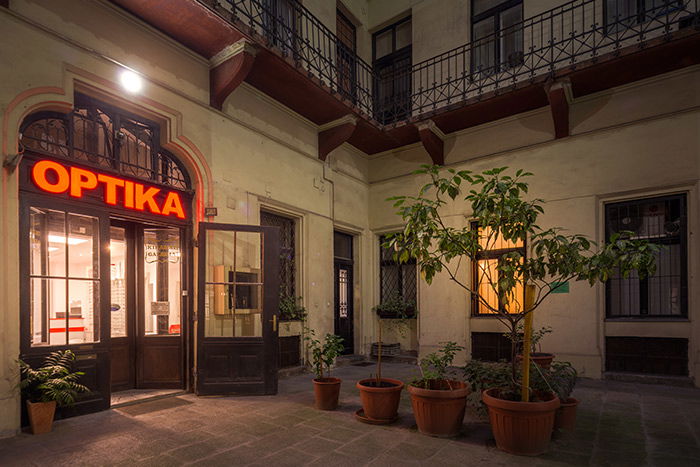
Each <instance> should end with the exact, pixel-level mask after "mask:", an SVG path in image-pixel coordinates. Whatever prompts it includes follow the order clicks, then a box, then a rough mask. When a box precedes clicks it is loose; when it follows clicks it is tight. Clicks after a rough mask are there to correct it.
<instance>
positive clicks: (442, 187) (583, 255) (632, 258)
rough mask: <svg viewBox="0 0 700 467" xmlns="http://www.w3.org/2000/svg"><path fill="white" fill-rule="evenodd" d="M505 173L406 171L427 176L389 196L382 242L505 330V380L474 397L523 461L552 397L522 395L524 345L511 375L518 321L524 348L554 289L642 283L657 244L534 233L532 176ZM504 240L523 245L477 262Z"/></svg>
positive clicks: (541, 430)
mask: <svg viewBox="0 0 700 467" xmlns="http://www.w3.org/2000/svg"><path fill="white" fill-rule="evenodd" d="M507 169H508V168H507V167H499V168H494V169H491V170H486V171H484V172H482V173H473V172H471V171H469V170H461V171H456V170H455V169H446V170H445V171H444V172H446V173H443V169H442V168H441V167H439V166H423V169H421V170H419V171H417V172H415V173H416V174H418V175H421V176H424V177H426V178H427V179H428V180H427V183H426V184H425V185H423V187H422V188H421V189H420V191H419V193H418V195H417V196H396V197H393V198H390V200H391V201H393V202H394V206H395V207H396V208H397V209H398V214H399V215H400V216H401V217H402V219H403V220H404V223H405V225H404V227H403V229H402V230H401V232H399V233H396V234H393V235H390V236H389V246H391V247H393V248H394V250H395V253H394V256H395V258H397V259H398V260H399V261H400V262H406V261H408V260H409V258H415V259H416V262H417V264H418V265H419V267H420V270H421V275H422V276H423V277H424V278H425V280H426V282H427V283H428V284H430V283H431V282H432V280H433V278H434V277H435V276H436V274H438V273H441V274H444V275H446V276H447V277H449V278H450V279H451V280H452V281H453V282H454V283H456V284H457V285H459V286H460V287H461V288H462V289H463V290H464V291H465V292H466V293H468V294H469V295H470V297H471V298H472V299H473V301H474V302H475V303H478V304H479V306H480V307H483V308H484V309H485V310H486V311H487V312H488V313H491V314H492V316H494V317H495V318H497V319H498V320H499V321H500V322H501V323H503V324H504V325H505V326H506V329H507V332H508V333H509V334H510V335H511V336H512V338H511V341H512V342H513V344H512V346H511V369H510V370H511V379H510V381H509V383H508V384H507V385H506V386H504V387H501V388H490V389H486V390H485V391H484V392H483V394H482V398H483V401H484V403H485V404H486V405H487V407H488V410H489V419H490V422H491V429H492V431H493V434H494V437H495V438H496V445H497V446H498V448H499V449H501V450H503V451H506V452H509V453H512V454H520V455H530V456H533V455H539V454H542V453H544V452H546V450H547V448H548V445H549V441H550V439H551V436H552V427H553V425H554V416H555V412H556V410H557V409H558V408H559V398H558V397H557V396H556V395H555V394H554V393H553V392H548V393H541V392H535V391H531V390H530V384H529V383H528V378H529V373H530V368H531V367H530V357H529V350H530V349H529V348H525V349H524V350H525V352H524V356H523V359H522V360H523V361H522V368H523V371H522V373H521V374H520V375H519V374H518V371H517V368H518V366H519V365H518V363H517V359H516V354H517V346H516V345H515V341H516V340H517V334H518V326H519V324H520V323H522V322H524V323H526V326H525V328H524V330H525V336H524V338H523V339H524V342H529V338H530V336H529V333H530V324H529V323H531V322H532V313H533V312H534V311H535V310H536V309H537V308H538V307H539V306H540V305H541V304H542V303H543V302H544V301H545V300H547V298H548V297H549V296H550V295H551V294H552V293H553V292H556V291H557V289H558V288H559V287H561V286H563V284H566V283H568V281H584V280H585V281H588V283H589V284H590V285H591V286H592V285H594V284H596V283H598V282H605V281H607V280H608V278H610V277H613V276H614V275H616V274H620V275H622V276H623V277H625V276H627V275H629V274H630V273H631V272H633V271H636V272H637V274H638V275H639V277H640V278H642V277H646V276H648V275H650V274H652V273H653V272H654V270H655V267H654V264H655V263H654V257H655V254H656V253H657V252H658V251H659V249H660V247H659V246H658V245H654V244H652V243H649V242H648V241H646V240H644V239H638V238H635V237H634V234H633V233H632V232H618V233H615V234H613V235H611V236H610V238H608V239H606V242H605V243H603V244H601V245H597V244H596V243H594V242H592V241H591V240H589V239H588V238H586V237H585V236H583V235H577V234H566V233H564V232H563V229H561V228H557V227H552V228H547V229H543V228H541V227H540V226H539V225H538V224H537V222H538V218H539V216H540V215H541V214H543V213H544V208H543V206H542V205H543V203H544V202H543V201H542V200H540V199H526V197H527V193H528V189H529V187H528V183H527V177H529V176H531V175H532V174H531V173H527V172H525V171H523V170H517V171H516V172H515V173H514V174H508V173H507V172H506V171H507ZM465 193H466V194H465ZM458 197H460V198H461V199H463V200H464V201H465V202H466V206H465V207H464V208H462V207H461V206H459V205H455V203H458V202H459V201H458ZM445 208H447V209H448V211H449V212H450V213H454V212H465V211H466V212H469V213H470V215H471V217H472V221H473V223H474V225H476V228H472V222H467V223H465V225H462V226H457V227H454V226H453V223H452V220H451V219H450V221H448V220H446V219H443V217H442V213H443V211H445ZM504 242H505V243H509V244H516V245H526V248H523V249H522V250H513V251H509V252H507V253H504V254H502V255H500V256H499V257H498V258H497V260H496V261H494V262H493V263H492V264H493V266H489V265H488V263H487V264H485V263H484V262H483V261H482V258H481V254H482V253H483V252H484V251H491V250H494V249H496V248H497V246H498V245H502V244H504ZM463 259H464V260H465V261H462V260H463ZM462 264H465V267H473V268H476V270H477V271H478V274H479V279H478V280H477V281H475V283H472V281H465V280H464V279H463V278H464V277H466V274H464V273H463V272H462V271H460V270H459V268H460V265H462ZM493 297H496V300H494V299H493Z"/></svg>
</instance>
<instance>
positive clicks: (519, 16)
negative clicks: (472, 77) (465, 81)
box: [471, 0, 524, 75]
mask: <svg viewBox="0 0 700 467" xmlns="http://www.w3.org/2000/svg"><path fill="white" fill-rule="evenodd" d="M522 21H523V1H522V0H474V1H473V2H472V44H473V48H472V57H471V61H472V73H479V74H483V75H490V74H493V73H498V72H500V71H503V70H506V69H508V68H511V67H514V66H518V65H520V64H522V63H523V56H524V55H523V50H524V49H523V28H522Z"/></svg>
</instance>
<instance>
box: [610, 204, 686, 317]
mask: <svg viewBox="0 0 700 467" xmlns="http://www.w3.org/2000/svg"><path fill="white" fill-rule="evenodd" d="M672 200H678V201H679V202H680V222H681V225H680V230H679V242H678V245H679V247H680V248H679V261H680V275H681V281H680V288H679V290H680V311H681V312H680V314H678V315H658V314H657V315H651V314H648V313H645V314H642V313H641V310H642V309H643V308H642V303H641V302H642V293H643V292H642V286H641V285H640V297H639V301H640V310H639V313H638V314H636V315H633V314H629V315H611V314H610V312H611V306H610V302H611V287H612V283H611V281H610V280H608V281H607V282H606V283H605V297H604V300H605V321H646V322H649V321H671V322H673V321H687V320H688V308H689V307H688V295H689V294H688V262H689V258H688V233H689V232H688V230H689V222H688V195H687V193H676V194H667V195H661V196H645V197H639V198H634V199H627V200H621V201H610V202H606V203H604V205H603V223H604V238H605V239H608V238H610V235H611V234H612V232H611V231H610V227H609V222H608V208H610V207H617V206H625V205H628V206H629V205H635V204H636V205H643V204H645V203H650V202H666V201H672ZM651 240H653V239H651ZM652 243H656V244H664V242H662V241H660V242H654V241H652ZM644 281H646V279H644ZM648 303H649V298H648V295H647V297H646V309H647V310H648V308H649V306H648Z"/></svg>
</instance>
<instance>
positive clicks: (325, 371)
mask: <svg viewBox="0 0 700 467" xmlns="http://www.w3.org/2000/svg"><path fill="white" fill-rule="evenodd" d="M315 336H316V333H315V332H314V330H313V329H311V330H309V335H308V336H307V337H306V340H307V341H308V343H309V349H310V350H311V366H312V367H313V371H314V374H315V375H316V377H315V378H314V380H313V382H314V398H315V401H316V408H317V409H319V410H335V409H336V408H337V407H338V396H339V395H340V383H341V382H342V381H341V380H340V378H332V377H331V375H330V374H331V366H332V365H333V364H334V363H335V359H336V357H338V355H340V353H341V352H342V351H343V349H344V347H343V338H342V337H340V336H336V335H335V334H326V337H325V338H324V339H323V341H321V340H319V339H316V338H315Z"/></svg>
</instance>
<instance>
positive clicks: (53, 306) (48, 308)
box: [30, 278, 66, 346]
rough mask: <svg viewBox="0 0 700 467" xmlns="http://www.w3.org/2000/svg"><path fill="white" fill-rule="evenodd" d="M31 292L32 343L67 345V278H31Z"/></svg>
mask: <svg viewBox="0 0 700 467" xmlns="http://www.w3.org/2000/svg"><path fill="white" fill-rule="evenodd" d="M30 293H31V318H30V320H31V325H30V327H31V330H32V345H33V346H34V345H42V344H43V345H65V344H66V281H65V279H36V278H35V279H31V292H30Z"/></svg>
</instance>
